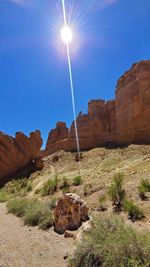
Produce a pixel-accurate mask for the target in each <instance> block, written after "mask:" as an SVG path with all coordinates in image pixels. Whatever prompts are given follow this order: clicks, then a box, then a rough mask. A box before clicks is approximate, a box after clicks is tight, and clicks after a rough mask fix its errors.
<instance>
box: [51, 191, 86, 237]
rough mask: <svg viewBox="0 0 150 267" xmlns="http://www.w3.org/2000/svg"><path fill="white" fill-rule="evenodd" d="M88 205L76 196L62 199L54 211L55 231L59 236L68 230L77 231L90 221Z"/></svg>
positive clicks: (71, 195)
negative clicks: (83, 223)
mask: <svg viewBox="0 0 150 267" xmlns="http://www.w3.org/2000/svg"><path fill="white" fill-rule="evenodd" d="M88 211H89V208H88V206H87V204H86V203H85V202H84V201H83V200H82V199H80V197H79V196H77V195H75V194H70V193H68V194H65V195H64V196H62V197H60V198H59V199H58V201H57V203H56V206H55V209H54V229H55V231H56V232H57V233H59V234H64V232H65V231H66V230H71V231H73V230H77V229H78V228H79V227H80V226H81V225H82V222H85V221H87V220H88V219H89V216H88Z"/></svg>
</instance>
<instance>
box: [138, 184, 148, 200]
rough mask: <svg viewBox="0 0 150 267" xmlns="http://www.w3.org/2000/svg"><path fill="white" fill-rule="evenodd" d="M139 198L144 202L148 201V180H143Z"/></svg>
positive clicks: (139, 188)
mask: <svg viewBox="0 0 150 267" xmlns="http://www.w3.org/2000/svg"><path fill="white" fill-rule="evenodd" d="M138 191H139V196H140V198H141V199H142V200H145V199H146V193H147V192H150V182H149V180H148V179H142V180H141V182H140V184H139V186H138Z"/></svg>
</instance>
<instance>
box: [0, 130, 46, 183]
mask: <svg viewBox="0 0 150 267" xmlns="http://www.w3.org/2000/svg"><path fill="white" fill-rule="evenodd" d="M41 146H42V139H41V134H40V131H35V132H32V133H30V136H29V137H27V136H25V135H24V134H23V133H21V132H18V133H16V136H15V138H13V137H11V136H9V135H6V134H4V133H2V132H0V185H1V184H3V183H5V181H7V180H9V176H11V175H13V174H14V173H15V172H17V171H19V170H21V169H23V168H24V167H26V166H27V165H28V164H29V163H32V162H33V161H34V160H35V159H36V157H37V155H38V154H39V151H40V148H41Z"/></svg>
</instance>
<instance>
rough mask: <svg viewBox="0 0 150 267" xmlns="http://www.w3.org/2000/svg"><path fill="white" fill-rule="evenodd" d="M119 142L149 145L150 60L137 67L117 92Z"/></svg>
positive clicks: (123, 81) (119, 85)
mask: <svg viewBox="0 0 150 267" xmlns="http://www.w3.org/2000/svg"><path fill="white" fill-rule="evenodd" d="M116 124H117V132H118V140H117V141H118V142H119V143H125V144H131V143H135V144H141V143H142V144H144V143H146V144H150V60H148V61H142V62H140V63H138V64H134V65H133V66H132V68H131V69H130V71H127V72H126V73H125V74H124V75H123V76H122V77H121V78H120V79H119V81H118V84H117V89H116Z"/></svg>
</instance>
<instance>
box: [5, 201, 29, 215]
mask: <svg viewBox="0 0 150 267" xmlns="http://www.w3.org/2000/svg"><path fill="white" fill-rule="evenodd" d="M28 205H29V200H28V199H26V198H15V199H12V200H10V201H9V202H8V203H7V208H8V212H10V213H13V214H15V215H16V216H18V217H23V216H24V215H25V211H26V208H27V206H28Z"/></svg>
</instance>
